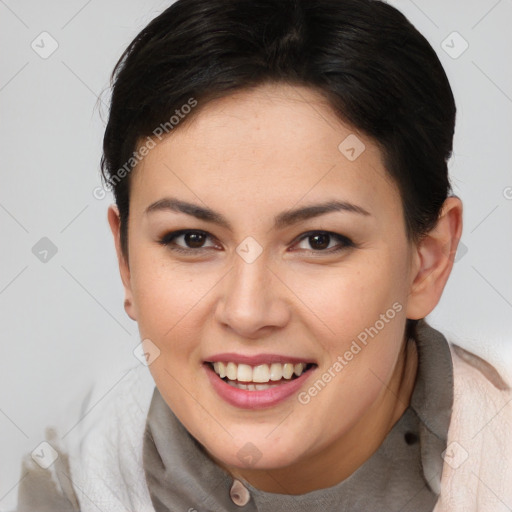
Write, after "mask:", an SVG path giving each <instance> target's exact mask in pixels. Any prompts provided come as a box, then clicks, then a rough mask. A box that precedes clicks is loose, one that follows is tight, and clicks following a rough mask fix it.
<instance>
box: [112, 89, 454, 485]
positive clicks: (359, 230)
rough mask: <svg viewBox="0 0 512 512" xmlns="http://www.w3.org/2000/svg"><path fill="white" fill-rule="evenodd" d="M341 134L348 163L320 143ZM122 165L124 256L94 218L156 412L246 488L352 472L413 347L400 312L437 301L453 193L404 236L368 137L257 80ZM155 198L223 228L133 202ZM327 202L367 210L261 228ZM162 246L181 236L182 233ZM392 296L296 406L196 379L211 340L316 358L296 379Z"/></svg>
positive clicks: (304, 92)
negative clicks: (110, 250)
mask: <svg viewBox="0 0 512 512" xmlns="http://www.w3.org/2000/svg"><path fill="white" fill-rule="evenodd" d="M350 134H356V135H357V137H358V138H359V139H360V140H361V141H362V142H363V143H364V144H365V147H366V149H365V150H364V151H363V152H362V153H361V154H360V156H359V157H358V158H357V159H356V160H354V161H350V160H349V159H347V158H346V157H345V156H344V154H342V152H341V151H340V150H339V149H338V145H339V144H340V142H342V141H343V140H344V139H345V138H346V137H347V136H348V135H350ZM131 179H132V183H131V205H130V218H129V224H128V254H129V258H126V257H125V255H123V253H122V251H121V245H120V240H119V215H118V211H117V209H116V207H115V206H114V205H112V206H111V207H110V208H109V212H108V220H109V223H110V226H111V229H112V233H113V236H114V240H115V243H116V248H117V254H118V260H119V268H120V273H121V278H122V281H123V284H124V288H125V294H126V302H125V308H126V311H127V313H128V315H129V316H130V317H131V318H132V319H133V320H136V321H137V323H138V326H139V330H140V336H141V339H150V340H151V341H152V343H154V345H156V346H157V347H158V349H159V351H160V353H159V355H158V357H156V359H155V360H154V361H153V362H152V363H151V364H150V366H149V369H150V372H151V374H152V376H153V378H154V380H155V383H156V386H157V387H158V389H159V390H160V392H161V394H162V397H163V398H164V400H165V401H166V403H167V404H168V405H169V407H170V408H171V409H172V410H173V412H174V414H175V415H176V416H177V417H178V419H179V420H180V421H181V422H182V423H183V425H184V426H185V427H186V428H187V430H188V431H189V432H190V433H191V435H193V436H194V437H195V438H196V439H197V440H198V441H199V442H200V443H201V444H202V445H203V446H204V447H205V448H206V450H207V453H208V454H209V456H210V457H211V458H212V459H213V460H215V461H216V462H217V463H218V464H219V465H220V466H221V467H223V468H224V469H225V470H226V471H228V472H229V473H230V474H231V475H233V476H236V477H238V478H242V479H245V480H246V481H248V482H250V483H251V484H252V485H254V486H255V487H258V488H260V489H262V490H265V491H269V492H279V493H287V494H301V493H305V492H308V491H312V490H315V489H321V488H326V487H330V486H332V485H335V484H336V483H337V482H340V481H341V480H343V479H345V478H346V477H347V476H349V475H350V474H352V473H353V472H354V471H355V470H356V469H357V468H358V467H359V466H361V465H362V464H363V463H364V462H365V461H366V460H367V459H368V458H369V457H370V456H371V455H372V454H373V453H374V452H375V451H376V450H377V448H378V447H379V446H380V444H381V443H382V441H383V440H384V438H385V437H386V435H387V433H388V432H389V431H390V430H391V428H392V427H393V425H394V424H395V423H396V421H397V420H398V419H399V418H400V416H401V415H402V413H403V412H404V410H405V409H406V408H407V406H408V405H409V401H410V397H411V393H412V390H413V386H414V380H415V376H416V368H417V354H416V347H415V344H414V342H412V341H406V339H405V336H404V330H405V322H406V319H407V318H411V319H419V318H423V317H425V316H426V315H428V314H429V313H430V312H431V311H432V309H433V308H434V307H435V305H436V304H437V303H438V301H439V299H440V296H441V293H442V291H443V288H444V286H445V284H446V281H447V279H448V276H449V274H450V271H451V269H452V265H453V258H454V255H455V251H456V248H457V243H458V240H459V238H460V235H461V230H462V204H461V201H460V200H459V199H458V198H456V197H450V198H448V199H447V200H446V202H445V204H444V207H443V210H442V212H441V216H440V218H439V221H438V224H437V225H436V227H435V228H434V229H433V230H432V231H431V232H430V233H428V235H427V236H426V237H425V238H424V239H423V241H422V242H421V243H418V244H414V243H412V242H409V241H408V239H407V237H406V231H405V224H404V220H403V211H402V205H401V200H400V195H399V192H398V189H397V187H396V184H395V183H394V182H393V180H392V179H391V178H390V177H389V176H388V174H387V172H386V170H385V169H384V167H383V164H382V160H381V154H380V152H379V150H378V148H377V147H376V145H375V144H374V143H373V142H372V140H371V139H369V138H368V137H367V136H365V135H364V134H361V133H359V132H357V131H356V130H355V129H354V128H352V127H351V126H349V125H348V124H345V123H343V122H341V121H340V120H339V119H338V118H337V117H336V116H335V115H334V113H333V112H332V110H331V109H330V108H329V106H328V104H327V103H326V102H325V101H324V100H323V98H322V97H321V96H320V95H319V94H318V93H317V92H315V91H313V90H311V89H309V88H306V87H292V86H288V85H275V84H274V85H264V86H260V87H258V88H256V89H254V90H251V91H241V92H237V93H236V94H234V95H231V96H229V97H226V98H223V99H220V100H215V101H213V102H210V103H208V104H207V105H205V106H204V108H202V110H201V111H200V112H199V113H198V114H197V115H196V116H195V117H194V118H192V120H190V121H188V122H186V123H184V124H183V126H179V127H178V128H177V129H175V130H174V131H173V132H172V133H171V134H170V135H169V136H168V137H167V138H165V139H163V140H162V141H161V142H159V143H158V144H157V145H156V147H155V148H154V149H152V150H151V151H150V152H149V154H148V155H147V156H146V157H145V158H144V160H143V161H142V162H141V163H140V164H138V166H137V167H136V168H135V170H134V171H132V176H131ZM164 197H173V198H177V199H180V200H182V201H187V202H190V203H194V204H196V205H199V206H202V207H208V208H210V209H212V210H214V211H216V212H218V213H220V214H222V215H223V216H224V217H225V218H226V219H227V220H228V221H229V223H230V224H231V229H228V228H226V227H222V226H219V225H216V224H214V223H212V222H209V221H205V220H199V219H196V218H195V217H193V216H191V215H187V214H185V213H182V212H175V211H171V210H167V211H163V210H158V211H153V212H151V213H146V212H145V210H146V209H147V207H148V206H149V205H150V204H152V203H154V202H156V201H158V200H160V199H162V198H164ZM334 199H338V200H344V201H349V202H350V203H353V204H356V205H358V206H360V207H362V208H364V209H365V210H367V212H368V213H369V215H361V214H357V213H353V212H347V211H338V212H330V213H327V214H323V215H321V216H317V217H315V218H310V219H305V220H301V221H299V222H297V223H296V224H293V225H289V226H285V227H280V228H275V227H274V226H273V219H274V216H276V215H278V214H279V213H281V212H284V211H288V210H290V209H293V208H298V207H304V206H308V205H312V204H317V203H323V202H325V201H328V200H334ZM178 229H195V230H201V231H204V232H206V233H207V234H209V236H207V237H206V238H205V239H204V242H202V243H203V245H204V246H205V248H203V249H202V250H198V249H194V248H192V249H191V251H194V250H195V251H196V253H193V254H192V252H191V253H190V254H183V253H179V252H176V251H173V250H172V247H173V244H172V243H171V244H170V245H168V246H167V247H166V246H163V245H162V244H160V243H159V240H160V239H161V238H162V237H163V236H164V235H166V234H168V233H170V232H172V231H175V230H178ZM312 230H315V231H328V232H332V233H338V234H341V235H344V236H346V237H348V238H349V239H351V240H352V241H353V242H354V243H355V244H356V245H355V247H346V246H343V244H340V242H339V241H338V240H337V239H336V238H331V239H329V238H328V239H327V242H326V245H327V243H328V244H329V245H328V247H327V248H322V246H321V243H322V242H321V241H320V243H319V242H318V241H315V239H313V240H312V239H311V238H308V237H304V238H303V234H304V233H306V232H308V231H312ZM248 236H250V237H253V238H254V239H255V240H256V241H257V242H258V244H259V245H260V246H261V248H262V249H263V252H262V253H261V254H260V255H259V257H258V258H257V259H256V260H255V261H254V262H252V263H248V262H246V261H245V260H244V259H243V258H242V257H240V256H239V254H238V253H237V252H236V248H237V246H239V244H240V243H241V242H242V241H243V240H244V239H245V238H246V237H248ZM174 244H175V245H178V246H181V247H184V248H186V247H191V245H188V246H187V244H186V240H185V238H184V237H183V236H182V237H179V238H178V239H175V240H174ZM200 245H201V243H199V246H200ZM319 245H320V248H319ZM192 247H195V246H194V245H193V244H192ZM196 247H197V246H196ZM331 248H341V250H340V251H338V252H332V249H331ZM394 303H399V304H400V305H401V306H402V309H401V311H400V312H398V313H397V314H396V316H395V317H394V318H393V319H392V320H390V321H389V322H388V323H386V324H385V327H384V328H383V329H381V330H380V331H379V332H378V334H377V335H376V336H374V337H373V338H370V341H369V342H368V343H367V345H366V346H364V347H363V349H362V350H361V351H360V352H359V353H358V354H357V355H355V356H354V358H353V359H352V360H351V361H350V362H349V363H348V364H347V365H346V366H345V367H344V368H343V370H342V371H340V372H338V373H337V374H336V377H335V378H333V379H332V381H331V382H330V383H329V384H328V385H326V386H325V388H324V389H322V391H321V392H319V393H318V394H317V395H316V396H314V397H312V398H311V400H310V401H309V403H307V404H302V403H300V402H299V401H298V399H297V396H292V397H290V398H288V399H286V400H285V401H283V402H281V403H279V404H278V405H276V406H273V407H270V408H264V409H258V410H244V409H240V408H237V407H234V406H232V405H230V404H228V403H226V402H225V401H224V400H222V399H221V398H220V397H219V396H218V395H217V394H216V392H215V391H214V390H213V388H212V386H211V384H210V382H209V380H208V379H207V377H206V373H205V371H204V368H203V362H204V360H205V359H206V360H208V357H211V356H212V355H214V354H218V353H223V352H235V353H239V354H248V355H254V354H260V353H271V354H285V355H290V356H291V355H293V356H296V357H302V358H305V359H307V360H309V361H314V362H316V364H317V365H318V367H317V368H316V369H315V370H314V371H313V373H312V375H310V377H309V379H308V381H307V383H305V384H304V387H303V389H301V391H304V390H306V391H307V389H308V388H309V387H310V386H311V384H312V383H313V382H314V381H315V380H316V379H317V378H319V377H321V375H322V374H323V373H324V372H326V371H328V369H329V368H330V367H332V365H333V363H334V361H336V359H337V357H338V356H340V355H343V354H344V353H345V352H346V351H347V350H348V349H349V347H350V345H351V343H352V341H353V340H355V339H356V338H357V336H358V334H359V333H361V332H362V331H364V330H365V328H368V327H370V326H374V325H375V323H376V321H377V320H378V319H379V318H380V315H381V314H383V313H385V312H386V311H387V310H388V309H389V308H391V307H392V305H393V304H394ZM249 442H250V443H252V445H254V446H256V447H257V450H258V453H259V455H258V456H255V457H254V460H253V461H243V460H241V459H240V458H239V457H238V456H237V453H238V452H239V450H240V449H241V448H243V447H244V446H247V443H249ZM255 453H256V452H255ZM258 457H259V458H258Z"/></svg>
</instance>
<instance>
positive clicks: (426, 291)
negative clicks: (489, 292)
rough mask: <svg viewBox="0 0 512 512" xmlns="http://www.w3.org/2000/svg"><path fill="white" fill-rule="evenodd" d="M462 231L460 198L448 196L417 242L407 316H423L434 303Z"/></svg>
mask: <svg viewBox="0 0 512 512" xmlns="http://www.w3.org/2000/svg"><path fill="white" fill-rule="evenodd" d="M461 234H462V202H461V200H460V199H459V198H458V197H456V196H451V197H449V198H447V199H446V201H445V202H444V205H443V208H442V210H441V214H440V216H439V220H438V222H437V224H436V226H435V227H434V228H433V229H432V230H431V231H430V232H429V233H427V234H426V235H425V237H424V238H423V239H422V240H421V241H420V242H419V243H418V245H417V247H416V249H415V251H416V254H415V269H414V273H413V275H412V283H411V287H410V293H409V299H408V303H407V312H406V314H407V318H410V319H413V320H414V319H420V318H424V317H426V316H427V315H428V314H429V313H430V312H431V311H432V310H433V309H434V308H435V306H436V305H437V303H438V302H439V300H440V298H441V294H442V293H443V290H444V287H445V285H446V282H447V281H448V277H449V276H450V273H451V271H452V268H453V262H454V259H455V253H456V251H457V246H458V244H459V240H460V237H461Z"/></svg>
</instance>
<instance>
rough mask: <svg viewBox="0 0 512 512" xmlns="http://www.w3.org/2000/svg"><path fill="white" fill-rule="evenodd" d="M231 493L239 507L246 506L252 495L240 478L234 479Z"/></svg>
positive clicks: (232, 498)
mask: <svg viewBox="0 0 512 512" xmlns="http://www.w3.org/2000/svg"><path fill="white" fill-rule="evenodd" d="M229 495H230V496H231V500H232V501H233V503H234V504H235V505H238V506H239V507H244V506H245V505H247V503H249V500H250V499H251V495H250V494H249V491H248V490H247V488H246V487H245V486H244V484H243V483H242V482H240V480H236V479H234V480H233V485H232V486H231V489H230V490H229Z"/></svg>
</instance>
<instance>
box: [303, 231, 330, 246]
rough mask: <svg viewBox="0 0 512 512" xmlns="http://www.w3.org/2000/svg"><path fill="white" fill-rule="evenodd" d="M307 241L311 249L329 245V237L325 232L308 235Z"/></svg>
mask: <svg viewBox="0 0 512 512" xmlns="http://www.w3.org/2000/svg"><path fill="white" fill-rule="evenodd" d="M308 241H309V244H310V246H311V247H312V248H313V249H326V248H327V247H328V246H329V242H330V241H331V237H330V236H329V235H328V234H326V233H322V234H319V235H311V236H309V237H308Z"/></svg>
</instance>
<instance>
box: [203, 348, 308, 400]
mask: <svg viewBox="0 0 512 512" xmlns="http://www.w3.org/2000/svg"><path fill="white" fill-rule="evenodd" d="M227 360H228V361H233V359H230V358H228V359H227ZM219 361H220V359H219ZM223 361H226V359H223ZM266 361H268V359H266ZM288 361H289V362H291V361H290V360H289V359H288ZM233 362H234V361H233ZM298 362H303V361H298ZM246 364H247V363H246ZM203 368H204V369H205V371H206V374H207V376H208V378H209V379H210V382H211V384H212V386H213V389H214V390H215V391H216V392H217V394H218V395H219V396H220V397H221V398H222V399H223V400H225V401H226V402H227V403H229V404H231V405H234V406H235V407H239V408H241V409H265V408H268V407H272V406H274V405H277V404H278V403H279V402H282V401H283V400H285V399H286V398H288V397H290V396H291V395H293V394H295V393H296V392H297V391H298V390H299V389H300V388H301V387H302V386H303V385H304V383H305V381H306V380H307V379H308V378H309V376H310V374H311V373H313V372H314V369H311V370H308V371H306V372H305V373H303V374H302V375H301V376H300V377H297V378H296V379H293V380H289V381H285V382H284V383H283V384H278V385H277V386H275V387H273V388H269V389H262V390H260V391H248V390H245V389H238V388H235V387H233V386H230V385H229V384H227V383H226V382H224V381H223V380H222V379H221V378H220V377H219V376H218V375H217V374H216V373H215V372H214V371H213V369H212V368H211V366H210V365H209V364H204V365H203Z"/></svg>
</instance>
